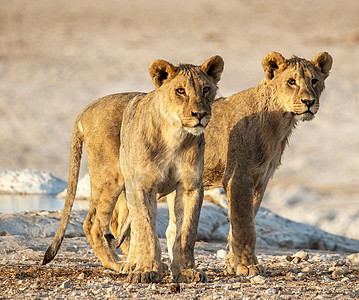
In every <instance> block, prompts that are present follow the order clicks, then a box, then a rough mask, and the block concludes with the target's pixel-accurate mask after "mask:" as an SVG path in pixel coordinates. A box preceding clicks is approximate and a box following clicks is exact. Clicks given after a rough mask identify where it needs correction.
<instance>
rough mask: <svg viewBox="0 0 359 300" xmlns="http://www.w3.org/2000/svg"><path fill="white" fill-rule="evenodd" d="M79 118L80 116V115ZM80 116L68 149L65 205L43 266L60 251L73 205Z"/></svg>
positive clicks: (79, 155) (77, 167)
mask: <svg viewBox="0 0 359 300" xmlns="http://www.w3.org/2000/svg"><path fill="white" fill-rule="evenodd" d="M80 116H81V115H80ZM80 116H78V117H77V119H76V122H75V126H74V130H73V134H72V140H71V149H70V168H69V178H68V184H67V192H66V198H65V205H64V209H63V211H62V216H61V220H60V224H59V227H58V228H57V232H56V234H55V237H54V238H53V240H52V242H51V245H50V246H49V248H47V250H46V252H45V255H44V259H43V261H42V264H43V265H45V264H47V263H48V262H50V261H51V260H52V259H53V258H54V257H55V256H56V254H57V252H58V251H59V249H60V246H61V243H62V240H63V238H64V235H65V232H66V227H67V224H68V222H69V218H70V214H71V209H72V206H73V204H74V200H75V196H76V189H77V183H78V179H79V172H80V163H81V156H82V144H83V141H84V135H83V131H82V127H81V123H80Z"/></svg>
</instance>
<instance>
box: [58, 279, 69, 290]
mask: <svg viewBox="0 0 359 300" xmlns="http://www.w3.org/2000/svg"><path fill="white" fill-rule="evenodd" d="M70 286H71V282H70V280H65V281H64V282H63V283H62V284H61V286H60V287H61V288H62V289H68V288H70Z"/></svg>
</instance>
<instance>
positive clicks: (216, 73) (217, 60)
mask: <svg viewBox="0 0 359 300" xmlns="http://www.w3.org/2000/svg"><path fill="white" fill-rule="evenodd" d="M201 68H202V70H203V72H204V73H206V74H207V75H208V76H209V77H211V78H212V79H213V81H214V83H215V84H217V82H218V81H219V80H220V79H221V75H222V72H223V69H224V61H223V58H222V57H220V56H219V55H215V56H212V57H211V58H209V59H208V60H206V61H205V62H204V63H203V65H202V66H201Z"/></svg>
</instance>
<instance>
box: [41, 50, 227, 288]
mask: <svg viewBox="0 0 359 300" xmlns="http://www.w3.org/2000/svg"><path fill="white" fill-rule="evenodd" d="M222 71H223V60H222V58H221V57H219V56H214V57H211V58H210V59H208V60H207V61H206V62H205V63H204V64H202V65H201V66H194V65H180V66H173V65H172V64H170V63H169V62H167V61H164V60H156V61H154V62H153V63H152V64H151V66H150V68H149V73H150V76H151V78H152V80H153V82H154V84H155V85H156V89H155V90H154V91H152V92H150V93H147V94H146V93H122V94H114V95H109V96H106V97H103V98H101V99H98V100H96V101H95V102H93V103H91V104H90V105H89V106H88V107H86V108H85V109H84V110H83V111H82V112H81V113H80V114H79V116H78V117H77V119H76V122H75V126H74V131H73V136H72V142H71V153H70V171H69V180H68V189H67V194H66V200H65V206H64V210H63V213H62V217H61V221H60V224H59V227H58V230H57V232H56V235H55V237H54V239H53V241H52V243H51V245H50V247H49V248H48V249H47V251H46V253H45V256H44V260H43V264H45V263H48V262H49V261H51V260H52V259H53V258H54V257H55V255H56V253H57V251H58V250H59V248H60V245H61V242H62V240H63V237H64V234H65V230H66V227H67V224H68V221H69V217H70V212H71V208H72V206H73V203H74V198H75V193H76V187H77V182H78V175H79V169H80V162H81V155H82V145H83V144H84V145H85V148H86V154H87V157H88V164H89V174H90V184H91V202H90V208H89V212H88V215H87V217H86V220H85V222H84V232H85V234H86V236H87V238H88V240H89V242H90V244H91V246H92V248H93V250H94V252H95V254H96V255H97V257H98V258H99V259H100V261H101V263H102V265H103V266H104V267H105V268H108V269H111V270H114V271H116V272H120V273H126V274H129V280H130V281H132V282H159V281H161V279H162V273H163V264H162V262H161V250H160V246H159V241H158V237H157V234H156V230H155V224H156V195H157V193H158V194H159V195H164V194H168V193H170V192H172V191H174V190H176V193H177V196H176V207H177V208H178V211H177V213H176V214H177V216H176V217H177V222H178V224H181V222H183V229H182V230H180V231H178V232H177V234H178V236H181V238H183V239H184V240H185V242H183V243H182V242H179V243H177V244H176V247H175V249H174V253H175V259H174V260H173V262H172V264H171V271H172V275H173V280H175V281H177V282H190V281H205V280H206V276H205V273H204V272H202V271H200V270H197V269H195V265H194V255H193V251H194V242H195V238H196V230H197V224H198V219H199V212H200V209H201V205H202V201H203V183H202V172H203V156H204V135H203V134H201V133H202V132H203V128H204V126H205V125H207V123H208V120H206V119H205V118H204V117H203V118H201V117H202V116H204V115H206V116H207V117H210V116H211V104H212V103H213V101H214V98H215V94H216V90H217V82H218V81H219V80H220V77H221V73H222ZM196 120H197V121H196ZM198 122H201V123H202V122H203V123H202V124H203V128H201V127H197V125H198ZM121 126H122V130H121ZM197 128H198V129H197ZM188 130H190V131H192V132H188ZM120 132H121V134H120ZM121 143H122V144H121ZM120 153H121V155H120ZM126 196H128V200H129V201H128V203H127V200H126ZM118 199H119V201H118V202H119V205H118V206H117V209H120V210H121V213H120V214H118V213H116V214H117V215H116V216H115V220H116V221H114V222H112V226H111V229H112V233H113V234H114V235H115V236H116V235H117V234H118V232H117V229H118V228H120V226H121V225H122V223H121V220H122V219H121V215H125V216H127V214H128V211H129V212H130V217H131V237H132V239H131V245H129V243H124V246H123V248H122V250H123V254H124V256H125V257H126V258H127V260H126V261H125V262H121V261H120V259H119V257H118V256H117V254H116V253H115V252H114V251H113V250H112V249H111V248H110V247H109V243H108V240H109V239H110V235H109V223H110V219H111V216H112V212H113V208H114V206H115V204H116V201H117V200H118ZM117 221H118V222H117ZM115 223H119V225H116V226H114V225H113V224H115ZM177 240H178V241H179V240H180V238H178V239H177Z"/></svg>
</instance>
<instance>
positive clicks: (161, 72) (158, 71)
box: [149, 59, 177, 87]
mask: <svg viewBox="0 0 359 300" xmlns="http://www.w3.org/2000/svg"><path fill="white" fill-rule="evenodd" d="M149 72H150V76H151V78H152V81H153V83H154V84H155V86H156V87H160V86H161V85H162V84H163V82H164V81H165V80H167V79H172V78H174V77H175V76H176V74H177V71H176V68H175V67H174V66H173V65H172V64H170V63H169V62H167V61H165V60H162V59H157V60H155V61H153V62H152V63H151V65H150V68H149Z"/></svg>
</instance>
